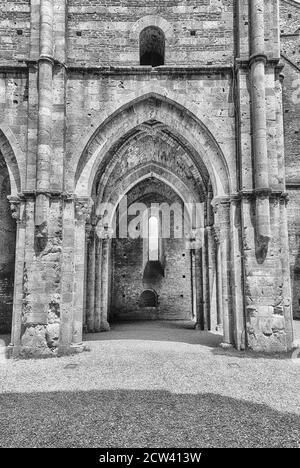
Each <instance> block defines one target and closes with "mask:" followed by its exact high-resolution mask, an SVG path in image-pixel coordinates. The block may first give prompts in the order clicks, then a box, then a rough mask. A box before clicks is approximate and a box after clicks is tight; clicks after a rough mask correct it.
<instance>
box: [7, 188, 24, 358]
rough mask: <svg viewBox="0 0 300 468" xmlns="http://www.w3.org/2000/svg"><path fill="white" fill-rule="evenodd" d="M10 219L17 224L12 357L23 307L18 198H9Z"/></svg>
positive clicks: (21, 212)
mask: <svg viewBox="0 0 300 468" xmlns="http://www.w3.org/2000/svg"><path fill="white" fill-rule="evenodd" d="M8 199H9V202H10V208H11V212H12V217H13V219H14V220H15V221H16V223H17V233H16V256H15V276H14V298H13V316H12V330H11V342H10V345H9V349H10V350H11V351H12V356H13V357H16V356H17V355H18V353H19V347H20V340H21V326H22V306H23V283H24V259H25V235H26V223H25V200H23V199H21V198H20V197H14V196H9V197H8Z"/></svg>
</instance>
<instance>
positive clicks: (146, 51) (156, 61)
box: [140, 26, 165, 67]
mask: <svg viewBox="0 0 300 468" xmlns="http://www.w3.org/2000/svg"><path fill="white" fill-rule="evenodd" d="M164 63H165V36H164V33H163V32H162V30H161V29H160V28H157V27H155V26H148V27H147V28H145V29H143V31H142V32H141V33H140V64H141V65H151V66H152V67H158V66H160V65H164Z"/></svg>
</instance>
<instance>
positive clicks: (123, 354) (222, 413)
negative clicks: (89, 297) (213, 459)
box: [0, 322, 300, 447]
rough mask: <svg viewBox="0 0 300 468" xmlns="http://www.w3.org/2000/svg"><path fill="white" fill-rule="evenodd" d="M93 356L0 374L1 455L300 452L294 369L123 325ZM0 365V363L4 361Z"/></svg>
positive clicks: (92, 347)
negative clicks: (19, 451)
mask: <svg viewBox="0 0 300 468" xmlns="http://www.w3.org/2000/svg"><path fill="white" fill-rule="evenodd" d="M87 339H88V341H86V344H87V346H88V348H89V351H87V352H84V353H82V354H80V355H75V356H70V357H63V358H59V359H47V360H31V361H21V360H20V361H11V360H10V361H5V360H4V359H3V355H2V360H1V368H0V388H1V393H0V423H1V425H0V446H2V447H264V446H266V447H300V442H299V440H300V405H299V400H300V396H299V395H300V379H299V374H300V365H298V364H297V363H296V362H294V361H293V360H292V359H291V357H290V356H288V357H287V356H262V355H256V354H251V353H246V354H245V353H239V352H237V351H235V350H230V351H224V350H222V349H221V348H219V347H218V343H219V341H220V337H219V336H218V335H213V334H209V333H200V332H198V331H194V330H192V329H190V327H188V326H187V324H176V323H169V324H166V323H157V322H153V323H132V324H119V325H116V326H114V327H113V330H112V331H111V332H110V333H104V334H100V335H88V336H87ZM0 357H1V356H0Z"/></svg>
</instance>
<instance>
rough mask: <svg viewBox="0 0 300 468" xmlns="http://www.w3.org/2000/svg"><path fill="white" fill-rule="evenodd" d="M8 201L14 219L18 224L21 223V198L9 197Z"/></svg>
mask: <svg viewBox="0 0 300 468" xmlns="http://www.w3.org/2000/svg"><path fill="white" fill-rule="evenodd" d="M7 199H8V201H9V204H10V210H11V216H12V218H13V219H14V220H15V221H17V222H20V221H21V199H20V198H19V197H16V196H12V195H9V196H8V197H7Z"/></svg>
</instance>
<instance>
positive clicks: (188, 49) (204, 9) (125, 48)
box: [68, 0, 234, 66]
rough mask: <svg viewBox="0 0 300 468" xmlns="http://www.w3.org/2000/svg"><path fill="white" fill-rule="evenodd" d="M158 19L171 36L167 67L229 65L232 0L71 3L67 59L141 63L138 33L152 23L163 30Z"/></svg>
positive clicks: (90, 63)
mask: <svg viewBox="0 0 300 468" xmlns="http://www.w3.org/2000/svg"><path fill="white" fill-rule="evenodd" d="M151 16H152V18H151ZM153 17H155V18H154V19H153ZM156 18H158V20H157V19H156ZM160 18H161V20H162V22H163V25H165V29H166V35H167V41H166V54H165V65H193V66H197V65H200V64H211V65H216V64H219V63H230V62H231V60H232V55H233V47H234V46H233V35H232V30H233V1H232V0H222V1H207V0H200V1H199V0H191V1H189V2H188V3H186V2H185V1H182V0H163V1H160V2H159V3H158V2H157V1H156V0H150V1H148V2H147V3H146V4H143V3H142V2H136V1H134V0H128V1H127V2H123V1H121V0H120V1H116V0H113V1H108V2H106V3H105V4H102V3H99V2H97V1H90V0H71V1H69V2H68V58H69V60H70V62H74V63H77V64H81V65H83V64H89V65H92V64H97V65H109V66H120V65H126V66H128V65H139V42H138V41H139V32H140V30H141V29H143V28H144V27H146V26H150V25H152V24H155V25H156V26H158V27H160V26H161V23H160Z"/></svg>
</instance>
